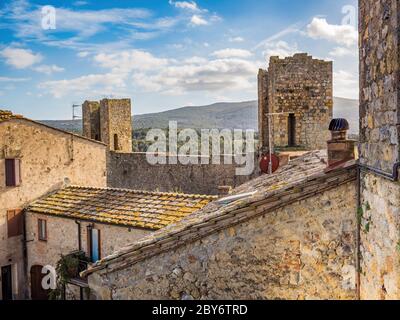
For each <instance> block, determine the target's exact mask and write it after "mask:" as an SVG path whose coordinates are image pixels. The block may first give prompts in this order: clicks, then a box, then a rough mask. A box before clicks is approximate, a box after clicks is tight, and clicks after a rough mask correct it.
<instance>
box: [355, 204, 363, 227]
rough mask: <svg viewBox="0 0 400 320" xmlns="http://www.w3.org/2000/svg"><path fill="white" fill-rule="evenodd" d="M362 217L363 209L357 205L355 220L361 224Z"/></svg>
mask: <svg viewBox="0 0 400 320" xmlns="http://www.w3.org/2000/svg"><path fill="white" fill-rule="evenodd" d="M363 217H364V210H363V208H362V207H359V208H358V209H357V222H358V224H361V222H362V219H363Z"/></svg>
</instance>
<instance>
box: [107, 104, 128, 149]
mask: <svg viewBox="0 0 400 320" xmlns="http://www.w3.org/2000/svg"><path fill="white" fill-rule="evenodd" d="M100 131H101V140H102V141H103V142H104V143H105V144H107V145H109V147H110V150H113V151H117V152H132V115H131V100H130V99H103V100H101V101H100ZM115 136H117V137H118V139H117V140H118V146H117V148H116V146H115V139H114V137H115Z"/></svg>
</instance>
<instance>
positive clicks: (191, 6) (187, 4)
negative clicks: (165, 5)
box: [169, 0, 203, 12]
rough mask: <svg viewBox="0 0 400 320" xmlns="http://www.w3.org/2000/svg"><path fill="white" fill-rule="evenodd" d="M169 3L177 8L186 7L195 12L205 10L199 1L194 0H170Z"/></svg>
mask: <svg viewBox="0 0 400 320" xmlns="http://www.w3.org/2000/svg"><path fill="white" fill-rule="evenodd" d="M169 4H170V5H173V6H175V7H176V8H179V9H186V10H190V11H195V12H200V11H203V10H201V9H200V8H199V6H198V5H197V3H196V2H194V1H190V2H189V1H172V0H170V1H169Z"/></svg>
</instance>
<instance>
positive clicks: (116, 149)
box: [114, 134, 119, 151]
mask: <svg viewBox="0 0 400 320" xmlns="http://www.w3.org/2000/svg"><path fill="white" fill-rule="evenodd" d="M114 150H115V151H118V150H119V144H118V135H117V134H114Z"/></svg>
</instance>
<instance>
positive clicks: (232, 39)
mask: <svg viewBox="0 0 400 320" xmlns="http://www.w3.org/2000/svg"><path fill="white" fill-rule="evenodd" d="M243 41H244V39H243V38H242V37H231V38H229V42H243Z"/></svg>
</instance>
